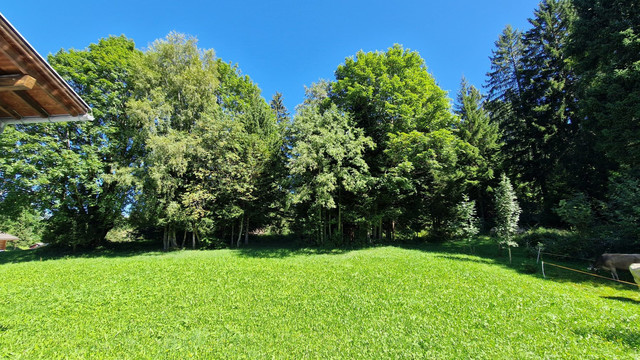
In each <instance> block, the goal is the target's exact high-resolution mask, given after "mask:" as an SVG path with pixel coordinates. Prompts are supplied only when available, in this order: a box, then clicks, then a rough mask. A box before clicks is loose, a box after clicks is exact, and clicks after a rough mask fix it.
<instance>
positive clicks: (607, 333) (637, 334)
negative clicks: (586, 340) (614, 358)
mask: <svg viewBox="0 0 640 360" xmlns="http://www.w3.org/2000/svg"><path fill="white" fill-rule="evenodd" d="M594 330H595V329H579V330H576V331H574V333H575V334H576V335H580V336H584V337H588V336H594V335H595V336H598V337H600V338H603V339H606V340H608V341H610V342H613V343H622V344H624V345H626V346H628V347H630V348H632V349H637V348H638V347H640V331H638V330H635V329H633V330H632V329H607V330H599V331H594Z"/></svg>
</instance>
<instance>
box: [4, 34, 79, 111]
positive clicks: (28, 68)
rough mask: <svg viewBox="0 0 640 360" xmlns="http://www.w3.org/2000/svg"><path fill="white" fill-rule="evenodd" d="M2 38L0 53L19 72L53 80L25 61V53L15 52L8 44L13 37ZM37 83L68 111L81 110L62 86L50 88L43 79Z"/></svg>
mask: <svg viewBox="0 0 640 360" xmlns="http://www.w3.org/2000/svg"><path fill="white" fill-rule="evenodd" d="M4 40H5V44H4V45H3V46H0V53H2V54H3V55H4V56H5V57H7V58H8V59H10V60H11V62H12V63H13V64H14V66H15V67H17V68H18V69H19V70H20V71H21V72H23V73H25V74H39V76H42V77H43V78H45V79H48V80H53V79H51V76H47V75H48V74H46V72H45V71H42V70H41V69H39V68H37V67H36V66H34V65H33V64H32V63H31V62H30V61H26V59H27V57H26V56H25V55H23V54H20V53H18V52H16V51H15V49H14V48H12V47H11V46H10V45H9V41H11V42H12V43H14V42H15V41H14V40H13V39H11V40H10V39H6V38H4ZM23 64H24V66H23ZM38 84H39V85H40V87H41V88H43V89H45V90H47V91H48V92H49V93H51V94H52V95H53V96H55V97H57V98H60V99H62V102H63V104H64V106H65V108H66V109H67V110H69V111H70V112H73V113H76V114H77V113H80V112H81V109H80V108H79V107H78V106H77V105H75V104H74V103H73V102H71V101H70V100H69V98H70V97H71V96H72V95H70V93H68V94H65V93H64V92H63V91H62V90H61V89H63V88H52V87H51V86H49V85H48V84H47V83H46V82H45V81H38ZM65 85H66V84H65ZM65 90H66V89H65Z"/></svg>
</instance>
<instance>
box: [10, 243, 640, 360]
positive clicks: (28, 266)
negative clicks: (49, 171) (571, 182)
mask: <svg viewBox="0 0 640 360" xmlns="http://www.w3.org/2000/svg"><path fill="white" fill-rule="evenodd" d="M490 249H491V251H489V250H487V251H486V252H485V255H483V256H470V255H465V254H464V253H463V252H464V249H463V248H458V247H457V246H455V245H441V246H423V247H416V248H413V249H411V248H394V247H377V248H370V249H363V250H353V251H345V250H336V251H319V250H313V249H286V248H285V249H278V248H253V249H246V250H218V251H176V252H169V253H161V252H140V253H121V254H119V253H117V252H115V253H114V252H97V253H93V254H85V255H82V256H70V257H61V258H60V257H58V258H55V259H49V257H48V256H49V255H50V253H47V252H46V251H44V249H43V251H42V252H14V253H13V254H12V253H11V252H7V253H4V254H0V261H3V259H2V257H4V258H5V259H4V261H5V263H4V264H2V265H0V279H1V281H2V284H1V285H0V299H2V303H1V305H0V357H1V358H16V359H21V358H24V359H34V358H47V359H52V358H100V359H102V358H114V359H138V358H147V359H159V358H168V359H178V358H189V357H195V358H250V359H254V358H289V359H300V358H323V359H324V358H348V359H350V358H361V359H377V358H451V359H460V358H487V359H514V358H518V359H521V358H534V359H537V358H574V359H589V358H598V359H600V358H607V359H614V358H640V350H639V349H640V327H639V326H638V324H639V323H640V292H639V291H638V290H636V289H633V288H632V287H623V286H621V285H615V284H609V283H607V282H606V281H601V280H598V279H594V280H592V279H585V277H584V276H581V275H577V274H576V275H573V274H567V273H566V272H564V273H563V272H561V271H559V270H549V271H548V275H549V277H550V279H547V280H545V279H542V278H541V277H540V275H539V274H526V272H525V271H523V269H530V265H527V264H525V265H517V266H516V267H514V268H512V267H509V266H507V265H506V264H505V262H506V260H505V258H504V257H499V258H497V259H493V258H492V257H491V256H489V255H488V254H493V253H494V252H495V250H493V247H491V248H490ZM38 251H40V250H38ZM40 257H42V258H43V261H39V258H40ZM523 261H524V262H531V260H530V259H523V258H518V257H516V259H515V260H514V263H516V264H522V262H523ZM534 262H535V261H534Z"/></svg>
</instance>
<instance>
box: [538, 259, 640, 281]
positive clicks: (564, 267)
mask: <svg viewBox="0 0 640 360" xmlns="http://www.w3.org/2000/svg"><path fill="white" fill-rule="evenodd" d="M545 264H546V265H550V266H555V267H557V268H560V269H564V270H569V271H573V272H577V273H580V274H585V275H589V276H594V277H598V278H602V279H606V280H609V281H615V282H619V283H622V284H627V285H633V286H637V287H640V284H634V283H632V282H628V281H623V280H617V279H612V278H609V277H606V276H601V275H597V274H592V273H588V272H586V271H580V270H576V269H572V268H569V267H566V266H562V265H557V264H552V263H545V262H544V261H542V276H543V277H544V278H545V279H546V278H547V275H546V274H545V273H544V265H545Z"/></svg>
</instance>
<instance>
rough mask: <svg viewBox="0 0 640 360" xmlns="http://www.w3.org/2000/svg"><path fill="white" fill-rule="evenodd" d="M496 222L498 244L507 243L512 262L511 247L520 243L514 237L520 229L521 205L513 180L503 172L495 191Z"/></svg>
mask: <svg viewBox="0 0 640 360" xmlns="http://www.w3.org/2000/svg"><path fill="white" fill-rule="evenodd" d="M495 211H496V216H495V222H496V234H497V235H498V244H500V245H506V246H507V249H508V250H509V263H511V247H517V246H518V243H517V242H515V240H514V239H513V237H514V235H515V234H516V232H517V230H518V220H519V219H520V206H519V205H518V199H517V198H516V194H515V192H514V191H513V187H512V186H511V182H510V181H509V179H508V178H507V176H506V175H504V174H502V178H501V180H500V184H499V185H498V188H497V189H496V193H495Z"/></svg>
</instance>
